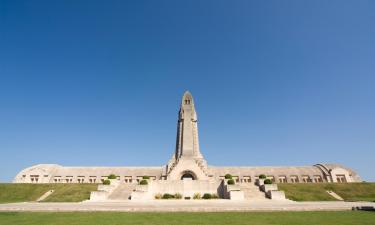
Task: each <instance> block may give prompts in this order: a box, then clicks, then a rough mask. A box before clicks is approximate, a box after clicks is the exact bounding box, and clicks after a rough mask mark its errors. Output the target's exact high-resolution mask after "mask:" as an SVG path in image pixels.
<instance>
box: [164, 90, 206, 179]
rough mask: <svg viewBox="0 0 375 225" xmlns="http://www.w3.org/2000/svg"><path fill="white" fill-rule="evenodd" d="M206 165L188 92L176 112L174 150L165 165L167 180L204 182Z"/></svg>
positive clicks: (195, 116)
mask: <svg viewBox="0 0 375 225" xmlns="http://www.w3.org/2000/svg"><path fill="white" fill-rule="evenodd" d="M206 171H207V163H206V161H205V160H204V158H203V156H202V154H201V152H200V149H199V137H198V120H197V113H196V111H195V105H194V99H193V96H192V95H191V93H190V92H189V91H186V92H185V93H184V95H183V97H182V101H181V106H180V110H179V112H178V122H177V138H176V150H175V154H174V157H172V159H171V160H170V161H169V162H168V165H167V169H166V172H167V179H171V180H180V179H183V178H191V179H193V180H197V179H199V180H206V179H207V177H208V175H207V172H206Z"/></svg>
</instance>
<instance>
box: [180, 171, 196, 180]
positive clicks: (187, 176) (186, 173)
mask: <svg viewBox="0 0 375 225" xmlns="http://www.w3.org/2000/svg"><path fill="white" fill-rule="evenodd" d="M196 179H197V176H196V175H195V174H194V173H193V172H192V171H184V172H182V176H181V180H196Z"/></svg>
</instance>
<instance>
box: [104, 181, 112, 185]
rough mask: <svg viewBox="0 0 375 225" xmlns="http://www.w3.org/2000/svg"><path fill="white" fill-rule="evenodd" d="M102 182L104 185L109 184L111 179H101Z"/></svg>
mask: <svg viewBox="0 0 375 225" xmlns="http://www.w3.org/2000/svg"><path fill="white" fill-rule="evenodd" d="M103 184H104V185H110V184H111V181H110V180H104V181H103Z"/></svg>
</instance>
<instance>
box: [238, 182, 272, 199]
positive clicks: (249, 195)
mask: <svg viewBox="0 0 375 225" xmlns="http://www.w3.org/2000/svg"><path fill="white" fill-rule="evenodd" d="M240 188H241V191H243V192H244V197H245V199H246V200H269V199H268V198H266V195H265V194H264V192H262V191H260V190H259V187H258V186H256V185H255V184H253V183H242V184H240Z"/></svg>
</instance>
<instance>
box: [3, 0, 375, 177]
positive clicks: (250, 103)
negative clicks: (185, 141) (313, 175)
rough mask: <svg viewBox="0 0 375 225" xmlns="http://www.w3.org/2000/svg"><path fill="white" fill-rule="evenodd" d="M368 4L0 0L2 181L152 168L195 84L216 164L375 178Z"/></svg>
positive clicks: (167, 153)
mask: <svg viewBox="0 0 375 225" xmlns="http://www.w3.org/2000/svg"><path fill="white" fill-rule="evenodd" d="M374 12H375V2H374V1H365V0H361V1H356V0H355V1H354V0H353V1H341V0H340V1H300V0H296V1H292V0H290V1H248V0H243V1H241V0H240V1H220V0H213V1H200V0H199V1H198V0H197V1H176V0H172V1H154V0H150V1H141V0H139V1H92V0H91V1H77V0H71V1H37V0H36V1H14V0H10V1H6V0H0V181H3V182H4V181H11V180H12V179H13V177H14V176H15V175H16V174H17V173H18V172H19V171H20V170H21V169H23V168H25V167H28V166H31V165H34V164H39V163H57V164H61V165H67V166H158V165H163V164H165V163H166V162H167V161H168V160H169V158H170V157H171V155H172V153H173V152H174V147H175V137H176V123H177V112H178V108H179V104H180V100H181V97H182V94H183V93H184V91H185V90H190V91H191V93H192V94H193V96H194V98H195V103H196V109H197V112H198V118H199V129H200V130H199V131H200V143H201V151H202V153H203V154H204V156H205V157H206V159H207V161H208V163H209V164H210V165H218V166H219V165H234V166H236V165H238V166H246V165H248V166H262V165H275V166H276V165H313V164H315V163H320V162H328V163H340V164H344V165H346V166H349V167H351V168H353V169H355V170H356V171H358V172H359V173H360V175H361V176H362V177H363V178H364V179H365V180H369V181H375V172H374V171H375V163H374V159H375V13H374Z"/></svg>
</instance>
